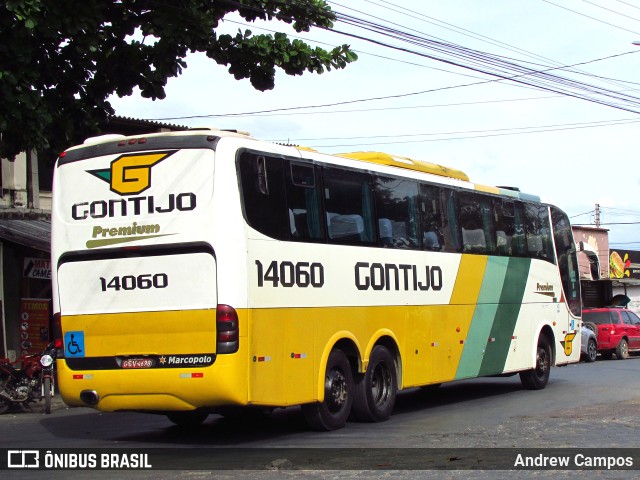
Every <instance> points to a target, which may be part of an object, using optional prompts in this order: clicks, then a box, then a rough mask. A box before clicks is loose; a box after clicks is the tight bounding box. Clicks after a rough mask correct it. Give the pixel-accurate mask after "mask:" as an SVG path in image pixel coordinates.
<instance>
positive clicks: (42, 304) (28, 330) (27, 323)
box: [20, 298, 49, 356]
mask: <svg viewBox="0 0 640 480" xmlns="http://www.w3.org/2000/svg"><path fill="white" fill-rule="evenodd" d="M48 343H49V299H46V298H22V299H20V356H23V355H31V354H34V353H39V352H41V351H42V350H44V348H45V347H46V346H47V344H48Z"/></svg>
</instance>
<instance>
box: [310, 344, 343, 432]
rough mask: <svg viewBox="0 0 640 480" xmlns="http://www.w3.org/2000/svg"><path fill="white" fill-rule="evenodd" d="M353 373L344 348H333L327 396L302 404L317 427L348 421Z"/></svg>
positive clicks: (337, 425) (326, 428) (332, 426)
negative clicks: (321, 399)
mask: <svg viewBox="0 0 640 480" xmlns="http://www.w3.org/2000/svg"><path fill="white" fill-rule="evenodd" d="M353 390H354V388H353V373H352V371H351V364H350V363H349V359H348V358H347V356H346V355H345V353H344V352H343V351H342V350H333V351H332V352H331V353H330V354H329V359H328V360H327V369H326V371H325V377H324V400H323V401H322V402H316V403H308V404H304V405H302V414H303V415H304V418H305V420H306V422H307V424H308V425H309V427H311V428H312V429H313V430H321V431H329V430H337V429H339V428H342V427H344V426H345V424H346V423H347V419H348V418H349V414H350V413H351V405H352V404H353V393H354V392H353Z"/></svg>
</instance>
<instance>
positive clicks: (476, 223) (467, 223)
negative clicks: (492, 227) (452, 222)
mask: <svg viewBox="0 0 640 480" xmlns="http://www.w3.org/2000/svg"><path fill="white" fill-rule="evenodd" d="M459 207H460V229H461V232H462V247H463V251H464V252H469V253H485V252H486V251H487V239H486V235H485V231H484V228H483V224H482V209H481V205H480V197H479V196H478V195H476V194H473V193H461V194H460V203H459Z"/></svg>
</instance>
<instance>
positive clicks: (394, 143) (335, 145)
mask: <svg viewBox="0 0 640 480" xmlns="http://www.w3.org/2000/svg"><path fill="white" fill-rule="evenodd" d="M638 121H640V120H633V121H630V122H624V123H637V122H638ZM620 124H621V123H611V124H609V125H582V126H575V127H567V128H541V127H524V128H541V129H539V130H531V131H527V132H524V131H523V132H507V133H489V134H486V135H472V136H459V137H449V138H435V139H420V140H402V141H391V142H375V141H374V142H371V141H369V142H367V143H347V144H334V145H313V144H311V145H308V146H309V147H314V148H334V147H356V146H359V145H368V146H371V145H397V144H405V143H426V142H441V141H449V140H469V139H474V138H487V137H501V136H507V135H524V134H532V133H545V132H552V131H564V130H576V129H582V128H594V127H602V126H613V125H620ZM502 130H509V129H502ZM495 131H499V130H489V132H495ZM459 133H460V134H463V133H469V132H459ZM454 134H456V133H455V132H449V133H446V132H445V133H440V134H436V133H431V134H422V135H423V136H434V135H454ZM399 136H401V135H398V137H399ZM364 138H381V137H380V136H372V137H364ZM272 141H274V140H272ZM276 141H282V140H276ZM313 141H316V140H313Z"/></svg>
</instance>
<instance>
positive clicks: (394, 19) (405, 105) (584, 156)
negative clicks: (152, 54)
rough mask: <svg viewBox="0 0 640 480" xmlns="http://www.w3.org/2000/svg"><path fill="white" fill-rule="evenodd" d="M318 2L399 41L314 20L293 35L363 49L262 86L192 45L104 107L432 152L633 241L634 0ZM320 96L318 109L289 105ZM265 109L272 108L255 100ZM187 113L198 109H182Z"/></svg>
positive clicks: (300, 138)
mask: <svg viewBox="0 0 640 480" xmlns="http://www.w3.org/2000/svg"><path fill="white" fill-rule="evenodd" d="M329 4H330V5H331V6H332V8H333V10H334V11H336V12H339V13H340V14H341V15H342V18H344V19H345V20H346V19H347V17H349V18H351V19H353V20H357V21H358V22H360V21H366V22H368V23H369V25H370V26H371V24H375V25H378V26H385V27H387V28H391V29H393V30H395V31H396V32H395V33H396V37H398V36H399V35H400V34H402V35H401V38H391V37H390V36H385V35H381V34H379V33H376V32H374V31H371V30H366V29H363V28H361V27H358V26H355V25H353V24H351V23H352V22H347V21H339V22H337V23H336V24H335V26H334V29H335V30H336V31H340V32H346V33H349V34H353V35H356V36H358V37H365V38H367V39H371V40H375V41H376V42H379V43H372V42H369V41H366V40H361V39H358V38H354V37H352V36H346V35H344V34H340V33H336V32H327V31H321V30H312V31H311V32H309V33H307V34H303V35H298V34H295V33H293V35H295V36H301V37H303V38H305V39H306V40H307V41H308V42H310V43H311V44H312V45H320V46H323V47H327V48H328V47H332V46H335V45H339V44H342V43H348V44H350V45H351V46H352V48H353V49H354V50H355V51H356V52H358V55H359V60H358V61H357V62H355V63H353V64H351V65H349V66H347V68H346V69H345V70H339V71H331V72H326V73H324V74H322V75H316V74H310V73H307V74H305V75H303V76H299V77H289V76H287V75H285V74H283V73H281V72H280V73H279V74H278V75H277V77H276V86H275V88H274V89H273V90H271V91H268V92H258V91H256V90H254V89H253V87H252V86H251V84H250V83H249V81H248V80H242V81H236V80H235V79H234V78H233V77H232V76H231V75H229V74H228V73H227V71H226V68H225V67H224V66H220V65H217V64H216V63H215V62H213V61H211V60H208V59H206V57H204V56H201V55H193V56H190V57H188V59H187V62H188V68H187V69H186V70H185V71H184V72H183V74H182V75H181V76H180V77H178V78H175V79H172V80H170V81H169V83H168V85H167V89H166V93H167V98H166V99H164V100H161V101H155V102H154V101H151V100H146V99H142V98H141V97H140V96H139V95H134V96H131V97H127V98H123V99H118V98H113V99H112V105H113V106H114V108H115V110H116V113H117V114H118V115H121V116H126V117H134V118H144V119H151V120H160V121H163V122H167V123H173V124H178V125H187V126H213V127H218V128H236V129H239V130H246V131H249V132H250V133H251V134H252V135H253V136H254V137H257V138H260V139H263V140H270V141H279V142H290V143H296V144H300V145H305V146H309V147H313V148H315V149H317V150H319V151H322V152H326V153H340V152H350V151H363V150H364V151H384V152H387V153H391V154H396V155H404V156H408V157H412V158H416V159H422V160H427V161H430V162H434V163H440V164H442V165H446V166H449V167H453V168H457V169H460V170H463V171H464V172H466V173H467V174H468V175H469V177H470V179H471V180H472V181H473V182H475V183H481V184H485V185H507V186H515V187H518V188H520V189H521V190H522V191H523V192H527V193H532V194H536V195H539V196H540V197H541V198H542V199H543V201H547V202H550V203H553V204H555V205H557V206H559V207H560V208H562V209H564V210H565V211H566V212H567V213H568V214H569V216H570V217H572V222H573V223H574V224H593V223H594V221H595V218H594V211H595V208H596V207H595V206H596V204H599V205H600V207H601V210H600V212H601V216H600V221H601V223H602V226H603V228H608V229H610V233H609V238H610V241H611V243H612V247H617V248H620V249H630V250H640V223H638V222H640V195H639V194H638V193H639V191H640V166H639V164H638V156H639V152H640V148H639V147H640V134H639V132H640V68H638V67H639V66H640V46H638V47H636V46H634V45H632V42H634V41H638V42H640V0H624V1H623V0H391V1H383V0H340V1H337V2H334V1H330V2H329ZM287 27H288V26H287V25H286V24H283V23H280V22H272V23H260V24H250V25H248V24H245V23H244V22H243V21H242V20H240V19H239V18H237V17H233V18H232V17H228V18H227V20H225V22H224V26H223V27H222V28H223V29H224V30H225V31H228V32H230V33H235V32H236V31H237V30H238V29H243V30H244V29H246V28H249V29H251V30H252V31H253V32H254V33H264V32H265V30H263V29H270V30H277V31H283V32H285V33H291V32H292V31H291V30H289V29H288V28H287ZM220 31H222V30H220ZM220 31H219V32H220ZM407 34H411V35H414V38H413V39H412V40H411V41H410V42H409V41H405V40H404V39H406V38H407ZM380 43H382V44H384V45H388V46H384V45H381V44H380ZM392 47H397V48H392ZM436 48H439V50H440V51H437V50H436ZM433 57H437V58H440V59H443V60H445V61H444V62H442V61H437V60H435V59H433ZM456 64H457V65H464V66H466V67H468V68H463V67H462V66H457V65H456ZM561 67H566V68H561ZM473 69H475V70H481V71H484V72H492V73H494V74H498V75H501V76H502V77H514V76H515V77H514V79H513V80H517V82H518V83H516V82H514V81H508V80H504V79H503V80H500V79H499V78H498V77H496V76H492V75H488V74H486V73H481V72H478V71H474V70H473ZM569 70H570V71H569ZM532 71H544V73H541V74H538V75H532ZM498 80H500V81H498ZM532 82H536V84H537V85H540V86H542V87H544V88H545V89H544V90H543V89H540V88H534V87H532V86H531V83H532ZM381 97H383V98H381ZM384 97H386V98H384ZM578 97H581V98H578ZM374 98H375V99H377V100H368V101H359V100H367V99H374ZM588 99H591V100H595V101H589V100H588ZM596 102H598V103H596ZM318 105H330V106H326V107H318V108H296V107H307V106H318ZM292 108H294V109H292ZM275 109H287V110H282V111H279V112H273V111H272V110H275ZM262 111H272V112H271V113H264V114H256V113H252V112H262ZM241 113H242V114H247V113H252V114H250V115H237V114H241ZM195 116H208V117H205V118H188V117H195ZM630 222H636V223H631V224H627V225H625V224H622V223H630Z"/></svg>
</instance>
